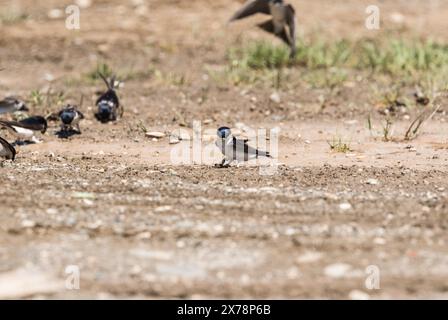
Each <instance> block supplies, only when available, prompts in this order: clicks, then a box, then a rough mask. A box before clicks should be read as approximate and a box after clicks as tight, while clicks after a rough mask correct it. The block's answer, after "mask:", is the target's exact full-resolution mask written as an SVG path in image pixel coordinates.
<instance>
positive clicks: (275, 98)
mask: <svg viewBox="0 0 448 320" xmlns="http://www.w3.org/2000/svg"><path fill="white" fill-rule="evenodd" d="M269 99H271V101H272V102H274V103H280V102H281V101H282V99H281V98H280V95H279V94H278V92H274V93H273V94H271V96H270V97H269Z"/></svg>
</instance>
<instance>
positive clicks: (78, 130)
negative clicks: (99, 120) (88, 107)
mask: <svg viewBox="0 0 448 320" xmlns="http://www.w3.org/2000/svg"><path fill="white" fill-rule="evenodd" d="M76 131H77V132H78V134H81V129H80V128H79V123H77V124H76Z"/></svg>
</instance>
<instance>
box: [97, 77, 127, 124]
mask: <svg viewBox="0 0 448 320" xmlns="http://www.w3.org/2000/svg"><path fill="white" fill-rule="evenodd" d="M99 76H100V77H101V79H103V81H104V83H105V84H106V86H107V91H106V92H105V93H104V94H102V95H101V96H100V97H99V98H98V100H97V101H96V106H97V108H98V111H97V113H96V114H95V117H96V119H97V120H98V121H100V122H102V123H106V122H109V121H116V120H117V118H118V116H119V114H118V113H119V112H121V114H120V116H121V115H122V113H123V109H122V107H121V106H120V101H119V100H118V96H117V93H116V92H115V76H114V77H112V79H111V80H110V82H108V81H107V79H106V77H105V76H104V75H102V74H101V73H99Z"/></svg>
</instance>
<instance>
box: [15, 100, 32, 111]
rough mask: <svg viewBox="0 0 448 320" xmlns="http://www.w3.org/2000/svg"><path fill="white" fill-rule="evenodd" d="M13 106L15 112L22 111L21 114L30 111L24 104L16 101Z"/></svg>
mask: <svg viewBox="0 0 448 320" xmlns="http://www.w3.org/2000/svg"><path fill="white" fill-rule="evenodd" d="M14 106H15V109H16V110H17V111H23V112H28V111H30V109H28V107H27V106H26V104H25V102H23V101H20V100H17V99H16V101H15V102H14Z"/></svg>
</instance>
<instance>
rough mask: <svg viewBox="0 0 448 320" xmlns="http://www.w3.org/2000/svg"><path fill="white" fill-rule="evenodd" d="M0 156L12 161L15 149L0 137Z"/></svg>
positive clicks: (14, 156)
mask: <svg viewBox="0 0 448 320" xmlns="http://www.w3.org/2000/svg"><path fill="white" fill-rule="evenodd" d="M0 157H3V158H5V159H8V160H13V161H14V159H15V158H16V149H14V147H13V146H12V145H10V144H9V142H8V141H6V140H5V139H3V138H2V137H0Z"/></svg>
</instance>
